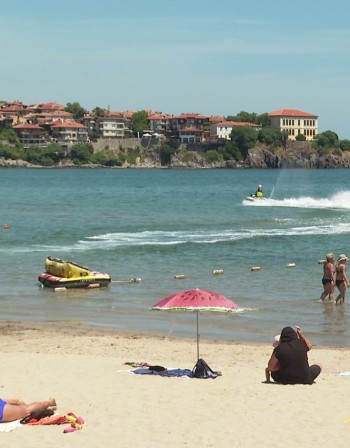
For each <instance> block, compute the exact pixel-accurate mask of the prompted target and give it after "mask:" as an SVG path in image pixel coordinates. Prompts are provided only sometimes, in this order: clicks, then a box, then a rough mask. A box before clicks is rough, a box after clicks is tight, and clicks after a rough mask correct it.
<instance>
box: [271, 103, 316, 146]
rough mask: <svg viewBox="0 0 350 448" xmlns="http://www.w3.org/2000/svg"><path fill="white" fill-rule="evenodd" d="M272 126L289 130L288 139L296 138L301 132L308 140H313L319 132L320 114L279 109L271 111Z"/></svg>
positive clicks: (281, 129)
mask: <svg viewBox="0 0 350 448" xmlns="http://www.w3.org/2000/svg"><path fill="white" fill-rule="evenodd" d="M267 115H268V116H269V119H270V122H271V126H273V127H274V128H277V129H279V130H280V131H287V132H288V139H289V140H295V137H296V136H297V135H299V134H302V135H304V137H305V138H306V140H313V138H314V137H315V135H317V134H318V116H317V115H315V114H309V113H308V112H303V111H302V110H297V109H279V110H275V111H274V112H269V113H268V114H267Z"/></svg>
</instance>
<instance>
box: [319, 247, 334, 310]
mask: <svg viewBox="0 0 350 448" xmlns="http://www.w3.org/2000/svg"><path fill="white" fill-rule="evenodd" d="M322 285H323V293H322V294H321V297H320V301H321V302H323V301H324V299H325V298H326V297H327V296H328V295H329V300H330V301H331V302H333V301H334V255H333V254H332V253H331V252H329V253H328V254H327V255H326V261H325V262H324V263H323V277H322Z"/></svg>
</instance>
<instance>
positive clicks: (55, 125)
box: [50, 120, 87, 129]
mask: <svg viewBox="0 0 350 448" xmlns="http://www.w3.org/2000/svg"><path fill="white" fill-rule="evenodd" d="M50 127H51V128H72V129H74V128H75V129H78V128H79V129H82V128H85V129H87V128H86V126H84V125H82V124H80V123H76V122H75V121H68V120H67V121H62V120H56V121H54V122H53V123H51V124H50Z"/></svg>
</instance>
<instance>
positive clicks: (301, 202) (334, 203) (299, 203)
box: [242, 191, 350, 210]
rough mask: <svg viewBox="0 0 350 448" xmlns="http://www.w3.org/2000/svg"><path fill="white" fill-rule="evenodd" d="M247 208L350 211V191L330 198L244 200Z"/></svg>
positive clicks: (305, 197)
mask: <svg viewBox="0 0 350 448" xmlns="http://www.w3.org/2000/svg"><path fill="white" fill-rule="evenodd" d="M242 204H243V205H245V206H251V207H294V208H318V209H342V210H350V191H343V192H341V193H337V194H335V195H334V196H331V197H330V198H322V199H321V198H312V197H309V196H301V197H299V198H284V199H272V198H270V199H268V198H266V200H265V201H255V202H250V201H246V200H243V202H242Z"/></svg>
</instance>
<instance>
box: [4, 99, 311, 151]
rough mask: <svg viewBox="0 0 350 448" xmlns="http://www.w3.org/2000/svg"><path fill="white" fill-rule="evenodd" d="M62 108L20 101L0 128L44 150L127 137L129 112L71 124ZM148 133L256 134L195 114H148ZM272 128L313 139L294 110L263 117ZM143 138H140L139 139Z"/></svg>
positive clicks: (195, 136)
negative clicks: (236, 131) (234, 131)
mask: <svg viewBox="0 0 350 448" xmlns="http://www.w3.org/2000/svg"><path fill="white" fill-rule="evenodd" d="M64 109H65V106H63V105H61V104H58V103H55V102H51V103H43V104H34V105H30V106H26V105H24V104H22V103H21V102H20V101H14V102H3V103H0V127H1V126H9V125H10V126H12V127H13V129H14V130H15V131H16V133H17V134H18V136H19V139H20V141H21V143H22V144H23V145H24V146H25V147H28V146H30V145H37V146H47V145H48V144H49V143H52V142H57V143H58V144H60V145H62V146H64V147H69V146H70V145H72V144H75V143H85V142H90V141H91V140H92V139H107V140H108V139H125V138H128V137H130V136H132V134H133V131H132V117H133V114H134V112H133V111H124V112H112V111H110V110H103V111H102V114H99V115H98V116H96V114H94V113H92V112H89V113H87V114H85V116H84V117H82V118H81V119H79V120H78V119H76V120H74V119H73V116H72V114H71V113H69V112H67V111H65V110H64ZM146 112H147V115H148V129H147V130H145V131H144V135H145V136H153V135H154V136H164V137H163V138H165V139H169V140H177V141H179V142H180V143H203V142H207V141H220V140H229V139H230V138H231V137H230V136H231V132H232V129H233V128H234V127H235V126H249V127H252V128H254V129H256V130H257V131H259V130H260V129H261V126H259V125H257V124H252V123H247V122H238V121H227V120H225V117H224V116H205V115H201V114H196V113H182V114H180V115H171V114H163V113H160V112H153V111H150V110H147V111H146ZM268 117H269V119H270V122H271V126H273V127H275V128H276V129H279V130H280V131H286V132H287V133H288V138H289V139H290V140H295V138H296V137H297V135H299V134H302V135H304V136H305V138H306V140H312V139H313V138H314V137H315V136H316V135H317V133H318V117H317V115H315V114H310V113H308V112H303V111H300V110H296V109H279V110H276V111H273V112H269V113H268ZM138 137H142V135H138Z"/></svg>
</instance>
